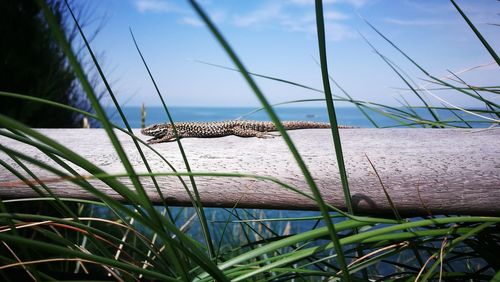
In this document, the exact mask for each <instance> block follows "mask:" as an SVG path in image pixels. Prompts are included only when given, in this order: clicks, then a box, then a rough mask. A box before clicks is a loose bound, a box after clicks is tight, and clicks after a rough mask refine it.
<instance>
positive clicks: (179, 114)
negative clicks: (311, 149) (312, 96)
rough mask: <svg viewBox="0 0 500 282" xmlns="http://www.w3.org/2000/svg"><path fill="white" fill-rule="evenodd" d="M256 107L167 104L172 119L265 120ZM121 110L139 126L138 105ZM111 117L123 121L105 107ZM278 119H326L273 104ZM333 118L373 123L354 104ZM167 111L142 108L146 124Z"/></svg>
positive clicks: (313, 111)
mask: <svg viewBox="0 0 500 282" xmlns="http://www.w3.org/2000/svg"><path fill="white" fill-rule="evenodd" d="M255 109H256V108H251V107H234V108H229V107H171V108H169V110H170V112H171V114H172V117H173V119H174V121H223V120H232V119H237V118H242V119H251V120H269V118H268V116H267V114H266V113H265V111H263V110H261V111H257V112H255V113H252V114H249V113H251V112H252V111H254V110H255ZM123 111H124V114H125V116H126V117H127V120H128V122H129V123H130V126H131V127H133V128H139V127H140V126H141V108H140V107H124V108H123ZM107 112H108V114H109V116H110V118H111V120H112V121H113V122H114V123H116V124H118V125H121V126H123V122H122V121H121V119H120V116H119V115H118V113H117V112H116V110H113V109H108V111H107ZM276 112H277V114H278V116H279V117H280V119H281V120H307V121H323V122H328V113H327V111H326V108H284V107H282V108H276ZM336 113H337V119H338V121H339V124H342V125H351V126H358V127H373V125H372V124H371V123H370V121H369V120H368V119H367V118H366V117H365V116H364V115H363V114H362V113H361V112H360V111H359V110H358V109H357V108H354V107H352V108H351V107H343V108H337V109H336ZM376 119H377V122H380V124H383V125H389V124H391V122H392V121H391V120H390V119H388V118H385V117H380V116H379V117H376ZM167 121H168V118H167V115H166V113H165V111H164V109H163V108H162V107H148V108H146V122H145V123H146V125H149V124H154V123H163V122H167Z"/></svg>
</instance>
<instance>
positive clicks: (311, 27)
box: [233, 0, 355, 41]
mask: <svg viewBox="0 0 500 282" xmlns="http://www.w3.org/2000/svg"><path fill="white" fill-rule="evenodd" d="M294 1H303V0H294ZM287 8H288V6H287V5H286V4H283V2H272V3H271V4H268V5H266V6H262V7H260V8H258V9H256V10H254V11H252V12H249V13H248V14H245V15H237V16H235V17H233V24H235V25H237V26H240V27H249V28H251V27H259V28H261V27H273V28H279V29H282V30H285V31H289V32H302V33H306V34H307V35H311V36H315V34H316V15H315V14H314V12H307V13H304V12H302V13H304V14H301V12H297V11H293V9H292V10H289V9H287ZM324 17H325V28H326V30H327V35H326V36H327V39H329V40H332V41H340V40H343V39H346V38H351V37H354V36H355V33H354V32H353V31H352V30H351V29H350V28H349V26H347V25H345V24H341V23H338V22H339V21H342V20H346V19H349V18H350V16H349V15H346V14H344V13H341V12H338V11H328V10H327V11H325V13H324Z"/></svg>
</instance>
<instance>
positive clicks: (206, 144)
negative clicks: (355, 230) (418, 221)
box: [0, 129, 500, 216]
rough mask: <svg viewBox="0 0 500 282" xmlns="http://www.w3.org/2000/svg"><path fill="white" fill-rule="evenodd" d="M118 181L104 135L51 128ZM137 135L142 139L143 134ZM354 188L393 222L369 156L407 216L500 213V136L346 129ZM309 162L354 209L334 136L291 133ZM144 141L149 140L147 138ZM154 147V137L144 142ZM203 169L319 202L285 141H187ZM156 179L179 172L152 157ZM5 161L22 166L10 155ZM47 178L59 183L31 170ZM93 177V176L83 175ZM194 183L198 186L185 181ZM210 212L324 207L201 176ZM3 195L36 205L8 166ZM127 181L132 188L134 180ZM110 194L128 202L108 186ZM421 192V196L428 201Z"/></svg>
mask: <svg viewBox="0 0 500 282" xmlns="http://www.w3.org/2000/svg"><path fill="white" fill-rule="evenodd" d="M40 131H41V132H43V133H44V134H46V135H48V136H49V137H51V138H54V139H56V140H57V141H58V142H60V143H62V144H64V145H65V146H67V147H69V148H71V149H72V150H74V151H75V152H77V153H78V154H80V155H82V156H84V157H85V158H87V159H89V160H91V161H92V162H93V163H95V164H96V165H98V166H99V167H101V168H103V169H104V170H105V171H107V172H110V173H121V172H124V169H123V166H122V165H121V163H120V160H119V158H118V156H117V155H116V154H115V152H114V150H113V147H112V146H111V144H110V142H109V139H108V138H107V136H106V134H105V132H104V131H103V130H101V129H41V130H40ZM138 132H139V131H137V134H138V135H140V134H139V133H138ZM340 134H341V139H342V146H343V149H344V156H345V163H346V167H347V172H348V177H349V183H350V186H351V192H352V197H353V201H354V206H355V208H356V211H357V212H361V213H365V214H372V215H377V214H391V213H392V212H391V209H390V206H389V204H388V201H387V198H386V196H385V195H384V192H383V189H382V187H381V185H380V182H379V180H378V179H377V177H376V175H375V173H374V171H373V169H372V168H371V166H370V165H369V163H368V161H367V159H366V156H365V154H366V155H367V156H368V157H369V158H370V160H371V161H372V162H373V163H374V165H375V167H376V169H377V171H378V173H379V175H380V177H381V179H382V181H383V183H384V186H385V187H386V189H387V192H388V193H389V195H390V197H391V199H392V201H393V202H394V204H395V206H396V207H397V209H398V210H399V212H400V213H401V214H404V215H406V216H417V215H427V214H428V212H431V213H432V214H481V215H500V204H499V203H500V130H460V129H342V130H340ZM118 135H119V137H120V140H121V142H122V144H123V146H124V147H125V148H126V152H127V154H128V155H129V157H130V159H131V162H132V164H133V165H134V167H135V168H136V170H137V171H138V172H146V169H145V167H144V164H143V163H142V160H141V159H140V158H139V154H138V153H137V150H136V149H135V147H134V145H133V143H132V141H131V139H130V138H129V137H127V136H126V135H124V134H123V133H118ZM290 135H291V137H292V139H293V141H294V143H295V144H296V146H297V147H298V150H299V152H300V153H301V155H302V157H303V159H304V161H305V162H306V164H307V166H308V168H309V169H310V171H311V173H312V175H313V176H314V178H315V179H316V181H317V184H318V186H319V187H320V189H321V192H322V195H323V197H324V198H325V199H326V200H327V201H328V202H329V203H331V204H332V205H334V206H336V207H340V208H344V203H343V195H342V189H341V187H340V178H339V175H338V168H337V164H336V159H335V156H334V153H333V152H334V150H333V142H332V138H331V135H330V130H329V129H306V130H296V131H290ZM141 138H143V137H141ZM144 139H147V138H146V137H144ZM0 143H1V144H2V145H4V146H7V147H9V148H13V149H16V150H21V151H23V152H24V153H27V154H29V155H30V156H33V157H35V158H37V159H40V160H43V161H44V162H47V163H51V164H54V162H53V161H51V160H50V159H49V158H48V157H47V156H45V155H44V154H43V153H41V152H40V151H38V150H36V149H34V148H32V147H29V146H26V145H24V144H20V143H18V142H16V141H13V140H10V139H7V138H4V137H0ZM182 143H183V145H184V148H185V150H186V154H187V156H188V159H189V161H190V165H191V168H192V170H193V171H198V172H240V173H251V174H258V175H264V176H271V177H275V178H277V179H279V180H281V181H284V182H286V183H288V184H291V185H294V186H296V187H298V188H299V189H301V190H302V191H305V192H307V193H309V194H310V191H309V188H308V186H307V185H306V183H305V180H304V177H303V176H302V174H301V172H300V169H299V168H298V166H297V164H296V163H295V161H294V159H293V157H292V156H291V154H290V153H289V151H288V148H287V147H286V145H285V143H284V142H283V140H282V138H281V137H276V138H273V139H259V138H240V137H236V136H228V137H221V138H186V139H182ZM153 146H154V148H155V149H156V150H158V151H160V152H161V154H162V155H163V156H164V157H165V158H167V159H168V160H169V161H170V162H171V163H172V164H173V165H174V167H175V168H176V169H177V170H178V171H185V168H184V163H183V162H182V159H181V156H180V153H179V150H178V147H177V144H176V143H175V142H171V143H161V144H155V145H153ZM144 150H145V154H146V156H147V159H148V160H149V162H150V165H151V166H152V168H153V170H154V171H155V172H170V171H171V170H170V169H169V168H168V166H167V165H166V164H165V163H164V162H163V161H162V160H161V159H160V158H159V157H158V156H156V155H155V154H154V153H153V152H151V151H149V150H148V149H147V148H145V149H144ZM0 158H1V159H2V160H5V161H6V162H8V163H10V164H11V165H12V166H14V167H16V168H17V167H18V166H17V165H15V164H14V162H13V161H12V160H11V159H10V158H9V157H8V156H6V155H5V154H4V153H3V152H0ZM30 168H32V169H33V170H34V171H35V172H36V174H37V175H38V176H39V177H40V178H42V179H51V178H53V175H51V174H50V173H48V172H45V171H42V170H40V169H39V168H37V167H34V166H33V165H30ZM79 171H80V172H81V173H82V174H83V175H88V173H85V172H84V171H82V170H79ZM184 178H185V180H186V182H187V183H188V184H189V179H188V178H187V177H184ZM195 179H196V183H197V186H198V189H199V191H200V195H201V198H202V201H203V204H204V205H205V206H212V207H232V206H233V205H234V204H235V203H236V202H239V204H238V206H239V207H249V208H273V209H305V210H309V209H316V206H315V204H314V202H312V201H310V200H308V199H306V198H304V197H303V196H301V195H298V194H296V193H294V192H292V191H289V190H286V189H285V188H282V187H280V186H278V185H277V184H274V183H271V182H269V181H260V180H254V179H248V178H218V177H196V178H195ZM0 181H1V182H0V197H1V198H2V199H6V198H18V197H31V196H35V195H36V193H35V192H34V191H32V189H31V188H29V187H27V186H26V185H25V184H24V183H22V182H20V181H19V180H18V179H17V178H16V177H15V176H14V175H12V174H11V173H10V172H8V171H7V170H6V169H5V168H3V167H0ZM122 181H123V182H124V183H127V184H128V185H130V182H129V181H127V180H126V179H122ZM141 181H142V183H143V184H144V185H145V187H146V188H147V190H148V192H149V194H150V196H151V199H152V200H153V201H154V202H159V201H160V197H159V196H158V195H157V193H156V192H155V188H154V186H153V185H152V181H151V179H150V178H148V177H144V178H141ZM158 181H159V183H160V185H161V189H162V191H163V193H164V195H165V198H166V199H167V203H168V204H170V205H191V203H190V201H189V198H188V196H187V195H186V192H185V190H184V188H183V187H182V185H181V184H180V182H179V180H178V179H177V178H176V177H171V176H163V177H159V178H158ZM93 183H94V184H95V185H96V186H97V187H99V189H101V190H102V191H105V192H106V193H108V194H109V195H111V196H113V197H115V198H118V199H119V198H120V197H119V196H118V195H117V193H116V192H115V191H113V190H112V189H110V188H109V187H107V186H105V184H103V183H102V182H100V181H97V180H96V181H93ZM48 185H49V186H50V187H51V188H52V191H53V192H55V193H57V194H58V195H60V196H64V197H78V198H86V199H93V197H92V196H91V195H89V193H87V192H85V191H84V190H82V189H80V188H78V187H75V186H74V185H72V184H71V183H68V182H67V181H62V180H61V181H56V182H50V183H49V184H48ZM419 194H420V196H419Z"/></svg>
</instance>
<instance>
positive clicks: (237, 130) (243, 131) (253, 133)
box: [233, 126, 275, 138]
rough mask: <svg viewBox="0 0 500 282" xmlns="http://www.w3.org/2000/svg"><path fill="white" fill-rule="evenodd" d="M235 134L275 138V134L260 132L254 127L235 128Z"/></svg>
mask: <svg viewBox="0 0 500 282" xmlns="http://www.w3.org/2000/svg"><path fill="white" fill-rule="evenodd" d="M233 134H234V135H236V136H239V137H257V138H273V137H275V135H273V134H270V133H268V132H260V131H257V130H253V129H244V128H241V127H239V126H238V127H235V128H233Z"/></svg>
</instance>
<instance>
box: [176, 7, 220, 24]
mask: <svg viewBox="0 0 500 282" xmlns="http://www.w3.org/2000/svg"><path fill="white" fill-rule="evenodd" d="M208 14H209V17H210V19H211V20H212V21H214V22H215V23H216V24H221V23H223V22H224V21H225V20H226V18H227V13H226V11H224V10H216V11H213V12H210V13H208ZM177 22H178V23H180V24H185V25H190V26H195V27H200V26H204V24H203V22H202V21H201V20H200V19H199V18H198V17H195V16H184V17H182V18H180V19H179V20H178V21H177Z"/></svg>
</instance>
